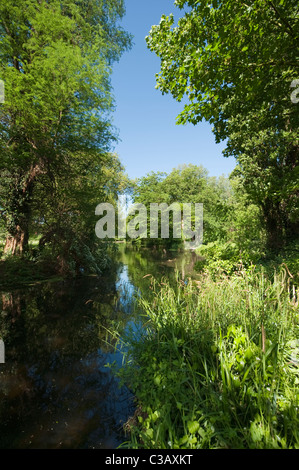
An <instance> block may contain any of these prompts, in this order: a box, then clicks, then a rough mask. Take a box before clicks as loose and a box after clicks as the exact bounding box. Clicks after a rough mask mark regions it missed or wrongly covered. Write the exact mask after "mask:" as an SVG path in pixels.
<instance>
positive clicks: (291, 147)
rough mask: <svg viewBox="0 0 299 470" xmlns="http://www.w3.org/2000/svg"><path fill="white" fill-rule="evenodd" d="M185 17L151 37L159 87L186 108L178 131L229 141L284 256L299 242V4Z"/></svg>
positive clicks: (270, 238)
mask: <svg viewBox="0 0 299 470" xmlns="http://www.w3.org/2000/svg"><path fill="white" fill-rule="evenodd" d="M175 5H176V6H178V7H179V8H180V9H183V8H184V7H186V11H185V12H184V15H183V16H182V17H181V19H180V20H179V22H178V25H177V26H174V19H173V16H172V15H170V16H168V17H167V16H165V15H164V16H162V18H161V21H160V24H159V25H156V26H153V27H152V30H151V32H150V34H149V36H148V37H147V43H148V47H149V48H150V49H151V50H152V51H154V52H155V53H156V54H157V55H158V56H159V57H160V59H161V71H160V74H157V88H159V89H160V90H161V91H162V93H171V94H172V96H173V97H174V98H175V99H176V100H178V101H181V100H182V99H183V98H185V99H186V101H187V102H186V104H185V105H184V108H183V111H182V112H181V114H180V115H179V117H178V123H180V124H181V123H183V124H184V123H186V122H191V123H193V124H198V123H199V122H200V121H202V120H206V121H208V122H210V123H211V124H212V125H213V126H214V134H215V138H216V141H217V142H219V141H221V140H226V141H227V147H226V150H225V152H224V155H234V156H235V157H236V159H237V163H238V167H237V170H236V172H238V174H239V175H241V177H242V183H243V186H244V189H245V190H246V193H247V194H248V196H249V197H250V200H251V202H252V203H254V204H257V205H258V206H259V207H260V209H261V211H262V216H263V217H262V219H261V220H262V222H263V224H264V228H265V229H266V234H267V242H268V248H269V249H271V250H275V251H277V250H279V249H280V248H281V247H282V246H283V245H284V244H285V243H290V242H292V241H293V240H294V239H296V237H297V234H298V220H299V218H298V185H297V183H296V182H297V180H298V158H299V154H298V148H299V147H298V137H299V135H298V129H299V125H298V124H299V120H298V119H299V113H298V107H296V105H295V104H294V103H293V102H292V100H291V88H290V87H291V83H292V80H294V79H295V78H297V77H298V74H299V65H298V57H297V52H296V50H297V44H298V39H299V37H298V8H297V4H296V2H295V0H292V1H286V0H282V1H280V2H279V4H278V5H277V2H272V1H266V0H259V1H253V0H250V1H248V2H246V3H244V2H243V3H242V2H234V1H226V2H222V1H220V0H219V1H218V0H215V1H213V2H210V1H207V0H204V1H201V2H198V1H196V0H189V1H186V0H177V1H176V2H175Z"/></svg>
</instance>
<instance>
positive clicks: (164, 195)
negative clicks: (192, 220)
mask: <svg viewBox="0 0 299 470" xmlns="http://www.w3.org/2000/svg"><path fill="white" fill-rule="evenodd" d="M133 201H134V203H142V204H144V205H145V206H146V207H147V209H148V212H149V205H150V204H151V203H157V204H161V203H166V204H167V205H168V206H169V207H170V205H171V204H173V203H179V204H180V205H181V206H182V204H185V203H191V204H195V203H200V204H203V215H204V217H203V230H204V233H203V240H204V243H208V242H210V241H216V240H219V239H223V238H225V237H226V236H227V233H228V230H229V226H230V225H229V224H230V219H231V214H230V212H231V210H232V207H233V206H232V204H231V188H230V184H229V181H228V180H227V179H226V178H224V177H220V178H218V179H217V178H214V177H209V176H208V172H207V170H206V169H205V168H203V167H202V166H197V165H192V164H189V165H182V166H179V167H178V168H174V169H173V170H172V171H171V172H170V173H169V174H167V173H159V172H158V173H154V172H152V173H150V174H148V175H146V176H144V177H143V178H140V179H138V180H137V181H136V184H135V188H134V191H133ZM170 215H171V214H170ZM160 222H161V221H160ZM170 222H171V220H170ZM148 230H149V227H148ZM159 233H160V231H159ZM172 234H173V231H172V225H171V223H170V238H169V239H166V240H161V239H159V243H160V244H161V243H162V244H163V245H169V246H170V245H173V244H174V240H173V237H172ZM181 242H182V241H181V240H176V242H175V243H176V245H180V244H181ZM147 243H148V241H147ZM150 243H154V244H157V240H151V241H150Z"/></svg>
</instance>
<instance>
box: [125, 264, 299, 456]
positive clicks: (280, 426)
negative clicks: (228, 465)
mask: <svg viewBox="0 0 299 470" xmlns="http://www.w3.org/2000/svg"><path fill="white" fill-rule="evenodd" d="M151 287H152V289H153V295H152V296H151V298H150V299H147V300H146V299H144V298H141V299H139V302H140V306H141V307H142V309H143V311H144V315H145V317H144V321H145V323H144V326H143V328H142V331H141V333H140V332H139V333H138V334H136V332H135V333H131V334H130V335H129V337H128V338H127V339H126V340H127V345H126V348H127V353H126V355H125V357H124V359H125V367H123V368H122V369H121V370H119V371H118V374H119V375H120V376H121V378H122V380H123V381H124V382H125V383H127V384H129V386H130V388H131V389H132V390H133V392H134V394H135V396H136V399H137V402H138V408H137V411H136V413H135V416H134V417H132V419H130V420H129V421H128V423H127V426H126V427H127V431H128V442H127V443H126V444H125V445H126V446H128V447H130V448H152V449H153V448H155V449H163V448H166V449H167V448H173V449H175V448H182V449H197V448H210V449H215V448H298V447H299V415H298V405H299V391H298V383H299V369H298V359H299V354H298V353H299V347H298V344H299V314H298V294H299V292H298V288H297V287H294V286H292V284H291V278H290V277H289V276H288V272H287V270H285V269H283V268H282V269H281V270H280V271H279V272H277V273H274V274H273V276H272V277H271V278H270V277H269V276H267V275H266V274H265V272H264V271H263V270H260V271H259V272H255V270H254V269H252V270H250V269H249V270H248V271H247V272H240V273H238V274H236V275H234V276H232V277H230V278H229V277H225V276H222V277H219V278H218V279H217V280H215V279H212V278H211V277H209V276H208V275H203V276H202V278H201V280H200V281H198V282H197V283H196V284H194V283H191V282H189V283H188V284H187V285H186V284H185V283H184V282H182V281H178V283H177V286H176V287H174V288H173V287H171V286H170V285H168V284H167V282H166V283H165V284H163V283H162V284H160V285H158V284H155V283H154V282H153V284H152V286H151Z"/></svg>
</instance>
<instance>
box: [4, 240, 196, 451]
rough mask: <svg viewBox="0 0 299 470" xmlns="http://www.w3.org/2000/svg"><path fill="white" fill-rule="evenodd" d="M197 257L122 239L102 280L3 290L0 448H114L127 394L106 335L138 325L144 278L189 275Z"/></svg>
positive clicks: (120, 437)
mask: <svg viewBox="0 0 299 470" xmlns="http://www.w3.org/2000/svg"><path fill="white" fill-rule="evenodd" d="M194 261H195V258H194V256H191V255H190V254H189V256H187V255H183V254H178V253H172V254H171V253H166V252H162V253H161V252H155V251H152V250H145V249H141V250H138V249H132V248H129V247H126V245H120V248H119V251H118V254H117V255H116V256H115V263H114V265H113V268H112V269H111V270H109V273H105V275H104V276H103V277H97V276H88V277H82V278H80V279H76V280H67V281H66V280H65V281H56V282H43V283H39V284H35V285H32V286H27V287H26V288H23V289H16V290H13V291H9V292H7V291H3V292H0V312H1V316H0V337H2V338H3V339H4V342H5V363H3V364H0V448H1V449H30V448H32V449H59V448H61V449H89V448H94V449H115V448H117V447H118V446H119V445H121V444H122V443H123V442H124V441H125V440H126V438H127V437H126V436H125V434H124V432H123V425H124V423H125V422H126V421H127V419H128V418H129V417H130V416H132V415H133V413H134V409H135V403H134V397H133V396H132V394H131V392H130V391H129V390H128V389H127V388H126V387H120V386H119V383H118V380H117V378H116V377H115V376H114V374H113V373H112V372H111V369H110V368H109V366H108V367H107V365H109V364H111V363H113V362H114V361H115V362H116V363H117V364H119V365H121V361H122V354H121V351H120V350H119V343H117V342H116V340H115V337H114V334H111V332H119V331H125V330H126V328H132V327H134V326H135V325H137V323H138V314H139V312H138V306H137V307H136V296H137V294H138V292H141V293H142V294H143V295H147V293H148V292H149V291H150V287H151V276H154V277H155V278H156V279H158V280H160V279H161V277H162V276H165V277H167V278H168V279H174V277H175V270H178V272H180V276H181V277H185V276H187V275H189V274H190V275H192V272H193V267H194Z"/></svg>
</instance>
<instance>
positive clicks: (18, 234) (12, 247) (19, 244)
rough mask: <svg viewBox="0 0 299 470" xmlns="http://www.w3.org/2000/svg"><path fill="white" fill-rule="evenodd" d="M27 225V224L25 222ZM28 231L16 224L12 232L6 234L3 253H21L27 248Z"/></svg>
mask: <svg viewBox="0 0 299 470" xmlns="http://www.w3.org/2000/svg"><path fill="white" fill-rule="evenodd" d="M26 225H27V224H26ZM28 241H29V231H28V225H27V227H26V228H24V227H23V228H21V227H20V225H17V226H16V231H15V233H14V234H11V233H10V234H8V235H7V237H6V241H5V245H4V250H3V253H4V254H11V255H22V254H23V253H24V252H25V251H26V250H27V249H28Z"/></svg>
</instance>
